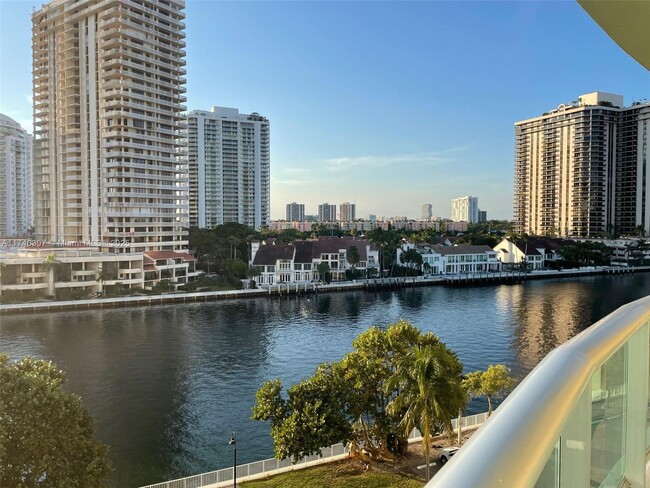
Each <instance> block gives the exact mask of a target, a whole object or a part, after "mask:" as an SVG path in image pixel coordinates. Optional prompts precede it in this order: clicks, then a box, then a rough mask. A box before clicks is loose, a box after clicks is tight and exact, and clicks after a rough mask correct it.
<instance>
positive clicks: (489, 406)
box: [487, 395, 492, 417]
mask: <svg viewBox="0 0 650 488" xmlns="http://www.w3.org/2000/svg"><path fill="white" fill-rule="evenodd" d="M487 400H488V417H489V416H490V415H492V396H491V395H488V396H487Z"/></svg>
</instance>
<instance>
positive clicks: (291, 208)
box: [286, 202, 305, 222]
mask: <svg viewBox="0 0 650 488" xmlns="http://www.w3.org/2000/svg"><path fill="white" fill-rule="evenodd" d="M304 220H305V204H304V203H296V202H293V203H287V218H286V221H287V222H302V221H304Z"/></svg>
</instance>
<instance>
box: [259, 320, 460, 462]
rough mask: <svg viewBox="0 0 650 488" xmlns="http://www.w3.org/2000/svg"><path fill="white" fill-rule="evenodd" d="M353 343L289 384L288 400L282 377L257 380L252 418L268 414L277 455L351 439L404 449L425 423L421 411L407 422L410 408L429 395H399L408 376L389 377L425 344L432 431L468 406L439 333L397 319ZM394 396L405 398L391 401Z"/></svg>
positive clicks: (374, 450) (377, 454) (380, 449)
mask: <svg viewBox="0 0 650 488" xmlns="http://www.w3.org/2000/svg"><path fill="white" fill-rule="evenodd" d="M353 348H354V349H353V351H352V352H350V353H348V354H346V356H345V357H344V358H343V359H342V360H341V361H339V362H336V363H332V364H324V365H321V366H320V367H319V368H318V369H317V371H316V373H315V374H314V375H313V376H311V377H309V378H307V379H306V380H304V381H302V382H301V383H299V384H297V385H294V386H292V387H291V388H289V390H288V392H287V396H288V399H286V400H285V399H284V398H283V397H282V394H281V393H282V385H281V383H280V381H279V380H273V381H269V382H267V383H265V384H264V385H263V386H262V387H261V388H260V390H259V391H258V393H257V405H256V406H255V407H254V408H253V419H256V420H266V421H270V422H271V435H272V436H273V440H274V444H275V453H276V456H277V457H279V458H285V457H290V456H292V457H293V458H294V460H297V459H298V458H300V457H301V456H303V455H305V454H314V453H317V452H318V451H319V449H320V448H321V447H324V446H328V445H330V444H333V443H336V442H350V443H351V444H352V446H353V452H355V450H356V449H360V448H361V447H363V449H365V450H366V451H368V452H370V453H371V454H372V455H373V457H374V458H375V459H393V458H394V457H395V455H396V454H399V453H403V452H404V450H405V447H406V445H407V442H406V439H407V437H408V434H409V432H408V431H407V429H408V430H409V431H410V429H412V428H413V427H416V426H417V427H421V425H422V424H421V420H420V418H419V417H418V419H417V420H416V421H414V422H412V424H411V425H407V423H408V421H404V416H405V412H407V411H412V410H413V411H417V409H418V408H419V407H417V406H412V405H411V403H412V402H417V401H421V402H424V403H425V404H426V402H428V401H429V400H428V397H427V399H423V397H422V394H419V393H418V392H416V391H415V389H409V390H408V391H409V394H408V395H402V396H401V397H400V392H401V391H403V390H405V388H407V387H408V388H410V386H411V384H410V383H405V382H402V380H401V379H394V380H392V381H391V378H393V377H395V378H397V377H398V376H399V375H398V373H400V374H402V376H399V378H404V375H407V374H408V373H409V372H408V371H407V370H406V364H407V363H408V362H409V361H411V360H412V359H413V355H414V354H415V352H414V351H416V350H417V351H420V350H422V351H423V353H422V354H423V355H424V357H425V358H426V359H425V360H426V361H429V363H427V364H430V365H433V366H432V368H433V369H432V370H431V371H433V372H434V373H435V374H432V375H431V376H428V377H426V378H425V379H422V381H421V384H423V385H425V386H426V388H427V389H426V390H425V394H426V395H430V394H431V395H433V396H434V398H436V402H437V403H436V405H437V410H435V411H431V410H428V412H433V413H431V415H430V417H429V422H430V425H431V433H433V431H435V430H437V429H438V428H447V427H448V426H450V425H451V418H452V417H453V416H454V415H455V414H456V413H457V412H458V409H459V408H462V406H464V404H465V393H464V391H463V390H462V388H460V378H461V376H460V375H461V372H462V365H461V363H460V361H458V358H457V357H456V355H455V354H454V353H453V351H450V350H449V349H447V348H446V346H445V345H444V344H443V343H442V342H440V340H439V339H438V338H437V337H436V336H435V335H433V334H431V333H426V334H422V333H421V332H420V331H419V330H418V329H417V328H415V327H413V326H412V325H411V324H410V323H408V322H405V321H399V322H397V323H395V324H392V325H390V326H389V327H388V328H387V329H386V330H382V329H379V328H376V327H371V328H370V329H368V330H366V331H365V332H363V333H362V334H360V335H359V336H358V337H357V338H356V339H355V340H354V342H353ZM427 371H429V370H427ZM453 385H456V387H455V388H454V387H452V386H453ZM396 398H400V400H399V401H398V402H397V403H394V405H395V406H394V407H393V408H392V410H391V409H389V404H391V402H392V401H393V400H395V399H396ZM461 404H462V405H461ZM395 439H396V440H395ZM355 446H356V447H355Z"/></svg>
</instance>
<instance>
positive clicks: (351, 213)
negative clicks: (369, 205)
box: [339, 202, 357, 222]
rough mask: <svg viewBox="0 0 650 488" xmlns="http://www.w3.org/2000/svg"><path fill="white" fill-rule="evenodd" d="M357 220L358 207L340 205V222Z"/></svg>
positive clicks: (352, 204)
mask: <svg viewBox="0 0 650 488" xmlns="http://www.w3.org/2000/svg"><path fill="white" fill-rule="evenodd" d="M356 218H357V205H356V204H355V203H349V202H345V203H342V204H341V205H339V220H340V221H341V222H352V221H354V220H356Z"/></svg>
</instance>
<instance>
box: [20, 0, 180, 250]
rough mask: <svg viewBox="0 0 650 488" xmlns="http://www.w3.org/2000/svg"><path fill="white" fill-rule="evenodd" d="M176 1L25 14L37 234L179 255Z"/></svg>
mask: <svg viewBox="0 0 650 488" xmlns="http://www.w3.org/2000/svg"><path fill="white" fill-rule="evenodd" d="M184 6H185V3H184V1H182V0H166V1H165V2H158V1H154V0H110V1H103V2H97V1H95V0H54V1H52V2H50V3H48V4H45V5H44V6H43V7H42V8H41V9H39V10H37V11H35V12H34V13H33V14H32V47H33V82H34V86H33V88H34V135H35V141H34V178H35V183H34V185H35V190H36V191H35V196H36V201H35V214H36V219H35V220H36V222H35V223H36V237H38V238H41V239H50V240H53V241H84V242H88V241H92V242H98V241H101V242H104V243H106V242H110V241H114V240H117V241H122V242H127V243H128V244H127V245H124V246H122V247H119V248H116V249H119V250H120V251H122V252H138V251H155V250H172V249H184V248H186V247H187V231H186V230H184V229H185V227H187V224H188V206H187V185H188V177H187V160H186V156H185V154H184V151H183V145H182V141H181V135H182V134H181V129H182V128H183V123H182V122H183V118H182V112H183V110H185V107H184V106H183V102H185V100H186V99H185V96H184V95H183V93H184V92H185V88H184V86H183V85H184V84H185V78H183V76H184V75H185V68H184V67H183V66H185V59H184V58H185V50H184V49H185V24H184V23H183V19H184V17H185V14H184V12H183V9H184Z"/></svg>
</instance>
